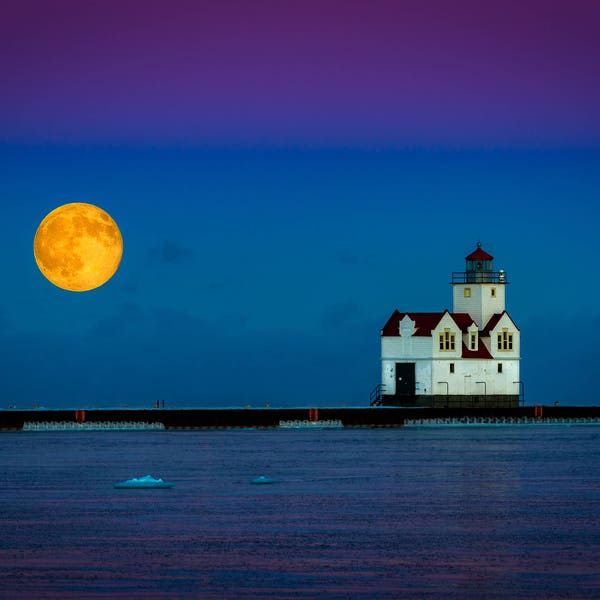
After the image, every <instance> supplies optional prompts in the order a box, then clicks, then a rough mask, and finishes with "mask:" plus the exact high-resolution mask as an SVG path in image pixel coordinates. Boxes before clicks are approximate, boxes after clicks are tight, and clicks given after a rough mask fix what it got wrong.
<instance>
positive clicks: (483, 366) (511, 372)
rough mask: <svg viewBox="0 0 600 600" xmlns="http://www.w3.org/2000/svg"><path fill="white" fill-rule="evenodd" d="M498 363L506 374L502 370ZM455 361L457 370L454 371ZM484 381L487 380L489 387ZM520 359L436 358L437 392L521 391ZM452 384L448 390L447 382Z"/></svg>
mask: <svg viewBox="0 0 600 600" xmlns="http://www.w3.org/2000/svg"><path fill="white" fill-rule="evenodd" d="M498 363H501V364H502V373H498ZM450 364H454V373H451V372H450ZM480 381H485V386H484V385H483V384H481V383H478V382H480ZM518 381H519V360H518V359H516V358H510V359H509V358H506V359H502V360H489V359H481V360H478V359H464V360H463V359H461V360H458V361H452V360H451V359H446V360H439V359H438V360H434V361H433V365H432V382H433V385H432V390H433V392H432V393H433V394H445V393H448V394H450V395H466V396H470V395H474V394H484V395H485V394H489V395H494V394H509V395H515V394H516V395H518V394H519V384H518V383H513V382H518ZM442 382H447V383H448V387H447V389H446V383H442Z"/></svg>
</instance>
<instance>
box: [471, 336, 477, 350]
mask: <svg viewBox="0 0 600 600" xmlns="http://www.w3.org/2000/svg"><path fill="white" fill-rule="evenodd" d="M469 338H470V343H469V347H470V349H471V350H477V334H476V333H471V335H470V336H469Z"/></svg>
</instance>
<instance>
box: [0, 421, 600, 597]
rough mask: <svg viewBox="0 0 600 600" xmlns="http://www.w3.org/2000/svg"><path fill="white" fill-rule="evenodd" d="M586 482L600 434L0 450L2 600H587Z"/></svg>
mask: <svg viewBox="0 0 600 600" xmlns="http://www.w3.org/2000/svg"><path fill="white" fill-rule="evenodd" d="M599 464H600V427H598V426H571V427H569V426H566V425H561V426H546V425H535V426H505V427H437V428H403V429H344V430H325V431H297V430H296V431H294V430H262V431H261V430H257V431H231V430H223V431H194V432H192V431H190V432H183V431H182V432H169V431H162V432H161V431H157V432H110V431H106V432H44V433H40V432H15V433H2V434H0V469H1V471H0V472H1V475H2V478H1V486H0V521H1V523H2V531H1V534H0V598H10V599H11V600H12V599H19V598H61V599H70V598H77V599H80V598H128V599H134V598H155V599H161V600H162V599H169V598H315V597H327V598H411V599H412V598H414V599H421V598H423V599H425V598H450V599H454V598H456V599H464V598H472V599H485V598H506V599H513V598H539V599H544V600H546V599H549V598H600V472H599V469H598V465H599ZM147 474H151V475H153V476H154V477H162V478H163V479H166V480H169V481H171V482H173V483H174V487H173V488H172V489H167V490H117V489H114V488H113V484H114V483H116V482H119V481H122V480H125V479H130V478H132V477H140V476H143V475H147ZM259 475H267V476H269V477H272V478H274V479H275V483H274V484H272V485H252V484H251V483H250V481H251V479H252V478H254V477H256V476H259Z"/></svg>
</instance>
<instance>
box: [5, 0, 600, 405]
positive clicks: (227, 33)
mask: <svg viewBox="0 0 600 600" xmlns="http://www.w3.org/2000/svg"><path fill="white" fill-rule="evenodd" d="M0 39H1V40H2V52H0V82H1V83H0V85H1V93H0V197H1V199H2V205H1V206H2V209H3V210H2V218H3V224H4V227H3V235H2V238H1V242H0V243H1V248H2V255H3V257H4V261H3V263H4V272H5V275H4V279H3V285H2V295H1V297H0V341H1V343H0V359H1V364H2V369H1V374H2V381H1V384H0V386H1V387H0V389H1V390H2V400H0V407H7V406H9V405H15V406H17V407H19V408H26V407H32V406H34V405H39V406H46V407H48V408H52V407H64V406H69V407H72V406H78V407H92V406H125V405H129V406H147V407H151V406H152V405H153V404H154V402H155V400H157V399H165V401H166V404H167V406H194V405H196V406H243V405H246V404H251V405H253V406H264V405H265V404H266V403H270V404H271V405H272V406H278V405H284V406H285V405H302V406H309V405H312V406H327V405H331V406H339V405H341V404H342V403H346V404H347V405H366V404H367V403H368V395H369V391H370V390H371V388H372V387H373V386H374V385H375V384H376V383H378V381H379V379H380V362H379V331H380V328H381V327H382V326H383V324H384V323H385V321H386V320H387V318H388V317H389V315H390V314H391V313H392V312H393V310H394V309H396V308H397V309H399V310H401V311H442V310H444V309H445V308H448V309H451V308H452V306H451V304H452V293H451V286H450V285H449V284H448V283H449V281H450V276H451V272H452V271H459V270H463V268H464V257H465V256H466V255H467V254H469V253H470V252H471V251H472V250H474V248H475V245H476V242H477V241H478V240H481V242H482V244H483V247H484V249H485V250H486V251H488V252H489V253H491V254H492V255H494V257H495V259H496V260H495V263H494V266H495V267H496V268H504V269H505V270H506V272H507V275H508V279H509V281H510V285H509V286H508V289H507V309H508V311H509V312H510V314H511V317H512V318H513V319H514V321H515V322H516V323H517V325H518V326H519V328H520V329H521V335H522V357H523V359H522V363H521V369H522V379H523V381H524V382H525V399H526V402H527V403H528V404H532V403H551V402H554V401H556V400H558V401H560V402H561V403H562V404H598V403H599V400H598V394H597V392H596V390H597V388H598V380H597V375H596V370H597V366H596V365H597V363H598V360H599V359H600V352H599V350H598V343H597V341H596V332H597V331H598V330H599V329H600V309H599V308H598V296H599V294H600V283H599V280H600V278H599V277H598V256H599V255H600V243H599V239H598V238H599V236H598V231H597V229H598V222H599V216H600V215H599V212H600V211H599V208H598V206H599V202H598V200H599V194H600V111H599V110H598V107H599V106H600V76H599V68H598V64H600V4H598V3H597V2H592V1H591V0H588V1H583V0H579V1H577V0H571V1H568V2H567V1H556V2H551V1H548V0H539V1H538V0H535V1H527V0H519V1H502V2H500V1H498V2H481V1H479V0H477V1H475V0H474V1H464V0H458V1H457V2H453V3H451V2H446V1H441V0H440V1H428V0H421V1H411V2H408V1H404V0H395V1H391V0H390V1H376V0H375V1H369V2H366V1H362V2H358V1H353V0H344V1H343V2H342V1H327V0H321V1H319V2H313V1H303V2H291V1H290V2H282V1H279V2H275V1H273V2H263V1H252V2H250V1H228V0H218V1H214V2H206V1H203V0H197V1H194V2H192V1H179V2H177V1H174V2H154V1H148V0H145V1H144V2H141V1H133V0H125V1H124V0H119V1H118V2H117V1H104V2H96V1H92V0H90V1H88V2H80V1H73V0H70V1H61V0H53V1H50V0H48V1H45V0H37V1H33V0H19V1H16V0H15V1H12V0H11V1H8V2H3V3H2V9H1V18H0ZM67 202H90V203H93V204H97V205H99V206H101V207H102V208H104V209H105V210H106V211H108V212H109V213H110V214H111V215H112V217H113V218H114V219H115V220H116V222H117V223H118V224H119V227H120V228H121V232H122V234H123V239H124V245H125V250H124V255H123V261H122V263H121V266H120V268H119V270H118V271H117V273H116V275H115V276H114V277H113V278H112V279H111V280H110V281H109V282H108V283H107V284H106V285H104V286H103V287H101V288H99V289H97V290H94V291H91V292H86V293H72V292H67V291H64V290H61V289H59V288H57V287H55V286H53V285H52V284H51V283H49V282H48V281H47V280H46V279H45V278H44V277H43V276H42V275H41V273H40V272H39V270H38V269H37V266H36V264H35V261H34V258H33V250H32V246H33V237H34V235H35V231H36V229H37V226H38V224H39V223H40V221H41V220H42V219H43V218H44V216H45V215H46V214H47V213H48V212H50V211H51V210H52V209H53V208H55V207H56V206H58V205H60V204H64V203H67Z"/></svg>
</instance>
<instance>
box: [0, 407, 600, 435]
mask: <svg viewBox="0 0 600 600" xmlns="http://www.w3.org/2000/svg"><path fill="white" fill-rule="evenodd" d="M475 418H476V419H482V420H487V421H488V422H491V421H490V420H492V421H493V420H494V419H497V420H498V421H499V422H505V423H510V421H511V419H512V420H514V421H515V422H517V420H521V421H522V420H531V421H532V422H536V421H537V420H539V422H543V421H544V420H547V419H558V420H567V421H568V420H573V421H585V420H588V421H589V420H593V419H600V406H522V407H513V408H414V407H411V408H403V407H385V406H380V407H369V408H360V407H357V408H349V407H340V408H335V407H333V408H222V409H218V408H213V409H209V408H198V409H195V408H194V409H191V408H181V409H164V408H154V409H135V408H124V409H56V410H51V409H24V410H19V409H0V429H2V430H22V429H23V428H24V427H25V424H26V423H27V424H28V425H27V429H35V423H44V424H52V423H61V424H65V423H66V424H68V423H75V424H80V425H83V424H87V425H85V426H83V427H73V429H74V430H84V429H94V428H95V427H94V424H98V427H96V428H97V429H112V427H110V425H109V426H107V425H106V424H110V423H115V424H117V423H120V424H126V423H135V424H138V426H136V427H134V428H133V429H140V428H141V429H143V428H144V427H140V425H139V424H142V425H143V424H145V423H146V424H152V427H158V428H161V429H162V427H161V425H162V426H164V428H165V429H216V428H276V427H279V425H280V422H282V421H284V422H286V421H287V422H290V421H295V422H303V421H308V422H310V423H318V422H320V421H324V422H327V421H329V422H332V421H336V422H337V421H339V422H341V424H342V426H344V427H402V426H403V425H405V424H406V423H407V422H408V423H414V422H415V421H419V422H422V421H435V420H437V422H443V420H444V419H453V420H460V419H464V420H469V419H471V420H472V419H475ZM100 424H102V426H100ZM157 424H158V425H157ZM50 427H51V425H50Z"/></svg>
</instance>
